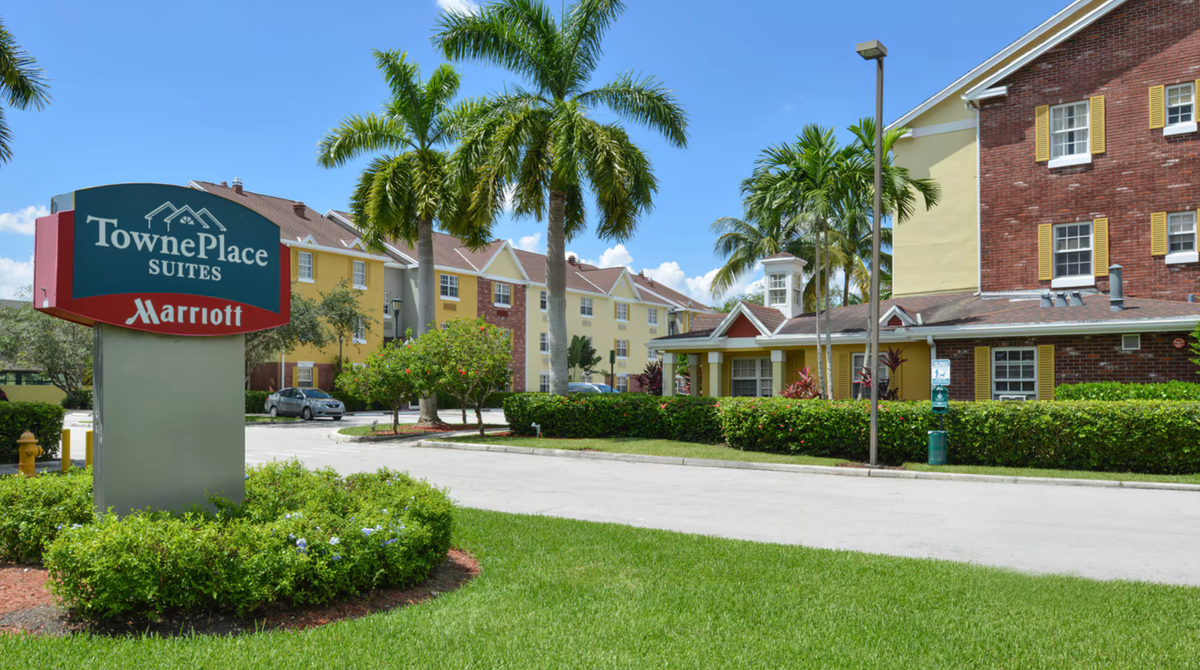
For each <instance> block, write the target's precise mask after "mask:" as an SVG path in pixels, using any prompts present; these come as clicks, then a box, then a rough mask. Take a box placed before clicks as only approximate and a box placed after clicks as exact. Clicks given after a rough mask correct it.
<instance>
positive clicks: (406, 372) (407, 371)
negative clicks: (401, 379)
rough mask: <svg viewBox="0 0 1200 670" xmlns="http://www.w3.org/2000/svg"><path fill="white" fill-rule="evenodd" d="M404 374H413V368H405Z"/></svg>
mask: <svg viewBox="0 0 1200 670" xmlns="http://www.w3.org/2000/svg"><path fill="white" fill-rule="evenodd" d="M404 374H406V375H408V374H412V370H409V369H408V368H404Z"/></svg>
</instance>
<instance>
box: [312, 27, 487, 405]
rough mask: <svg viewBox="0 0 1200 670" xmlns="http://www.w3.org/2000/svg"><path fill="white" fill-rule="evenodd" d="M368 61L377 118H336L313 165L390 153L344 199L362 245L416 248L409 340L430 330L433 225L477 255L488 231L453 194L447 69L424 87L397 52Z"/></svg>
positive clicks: (454, 79) (451, 83)
mask: <svg viewBox="0 0 1200 670" xmlns="http://www.w3.org/2000/svg"><path fill="white" fill-rule="evenodd" d="M375 61H376V64H377V66H378V67H379V69H380V70H381V71H382V72H383V76H384V79H385V80H387V84H388V87H389V88H390V89H391V94H392V95H391V98H390V99H389V100H388V101H387V102H386V103H385V104H384V109H383V112H382V113H381V114H378V115H377V114H374V113H368V114H365V115H354V116H349V117H347V118H346V119H344V120H343V121H342V122H341V124H340V125H338V127H336V128H334V129H332V130H330V131H329V133H328V134H327V135H326V136H325V137H324V138H323V139H322V140H321V142H320V144H319V145H318V147H317V163H318V164H319V165H320V166H321V167H325V168H334V167H339V166H341V165H344V164H345V163H346V162H347V161H349V160H351V159H353V158H356V157H358V156H360V155H362V154H364V153H374V152H376V151H391V152H395V153H394V154H384V155H380V156H378V157H376V158H374V159H372V161H371V163H370V164H369V165H368V166H367V168H366V169H365V170H363V172H362V174H361V175H359V178H358V185H357V187H356V188H355V189H354V194H353V195H352V196H351V198H350V209H351V211H352V213H353V214H354V221H355V223H356V224H357V225H358V227H359V229H360V230H361V231H362V233H363V241H364V242H365V243H366V244H367V245H368V246H369V247H371V248H374V249H376V250H380V249H382V248H383V245H384V244H385V243H386V242H388V241H390V240H394V239H400V240H404V241H405V242H407V243H408V244H410V245H413V246H415V247H416V249H417V316H418V321H419V322H418V324H417V334H418V335H422V334H424V333H426V332H428V330H429V329H430V328H431V327H433V323H434V320H435V318H436V317H435V312H434V303H435V301H436V295H435V291H436V287H437V282H436V280H435V276H434V268H433V266H434V261H433V228H434V224H435V222H436V223H437V224H438V225H439V226H440V227H441V228H442V229H443V230H445V231H447V232H449V233H452V234H454V235H457V236H459V237H460V238H462V239H463V241H464V242H465V243H466V244H467V245H468V246H471V247H474V248H479V247H482V246H484V245H485V244H486V241H487V239H488V238H489V237H490V232H491V231H490V227H489V226H488V225H475V224H478V222H476V221H471V222H468V220H467V219H466V218H465V217H464V216H462V213H463V212H464V211H465V207H464V206H463V205H464V203H463V196H462V194H461V193H462V192H461V189H459V188H458V185H457V184H456V182H455V181H454V172H455V170H454V168H453V166H452V159H451V156H450V153H449V151H448V149H447V146H448V145H449V144H450V143H451V142H452V141H453V137H454V127H455V125H454V124H455V117H454V115H453V113H452V110H451V107H450V104H451V101H452V100H453V99H454V96H455V95H456V94H457V93H458V87H459V78H458V74H457V73H456V72H455V71H454V68H453V67H451V66H450V65H446V64H443V65H441V66H439V67H438V68H437V69H436V70H434V71H433V73H432V74H430V75H429V79H428V80H427V81H424V82H422V81H421V69H420V66H419V65H418V64H417V63H415V62H413V61H410V60H408V59H407V57H406V55H405V54H404V53H402V52H397V51H376V52H375ZM419 421H420V423H423V424H430V423H437V422H438V418H437V399H436V398H433V397H430V398H422V399H421V416H420V420H419Z"/></svg>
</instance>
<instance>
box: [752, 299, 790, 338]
mask: <svg viewBox="0 0 1200 670" xmlns="http://www.w3.org/2000/svg"><path fill="white" fill-rule="evenodd" d="M742 306H743V307H745V308H746V310H747V311H749V312H750V313H751V314H753V315H754V318H756V319H758V320H759V321H760V322H762V325H764V326H766V327H767V330H769V331H770V332H772V333H773V332H775V329H776V328H778V327H779V325H780V324H781V323H783V322H784V318H783V312H780V311H779V310H777V309H775V308H774V307H763V306H762V305H755V304H754V303H752V302H743V303H742Z"/></svg>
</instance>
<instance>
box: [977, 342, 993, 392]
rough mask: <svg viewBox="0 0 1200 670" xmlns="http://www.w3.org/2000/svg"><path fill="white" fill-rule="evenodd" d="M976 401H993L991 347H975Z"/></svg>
mask: <svg viewBox="0 0 1200 670" xmlns="http://www.w3.org/2000/svg"><path fill="white" fill-rule="evenodd" d="M975 399H976V400H991V399H992V348H991V347H975Z"/></svg>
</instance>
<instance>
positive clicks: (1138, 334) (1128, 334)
mask: <svg viewBox="0 0 1200 670" xmlns="http://www.w3.org/2000/svg"><path fill="white" fill-rule="evenodd" d="M1127 337H1136V338H1137V346H1136V347H1127V346H1125V338H1127ZM1141 348H1142V334H1141V333H1126V334H1124V335H1122V336H1121V351H1140V350H1141Z"/></svg>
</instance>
